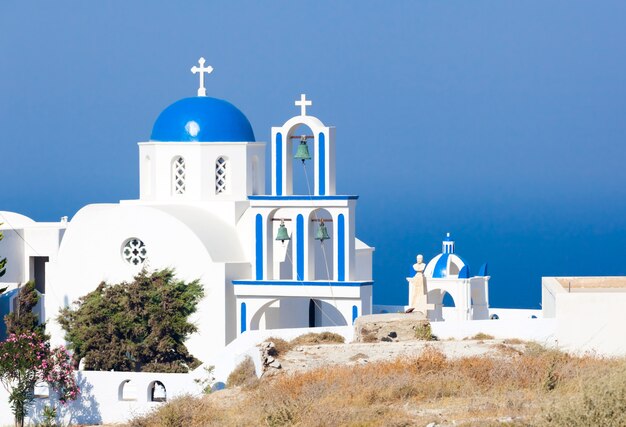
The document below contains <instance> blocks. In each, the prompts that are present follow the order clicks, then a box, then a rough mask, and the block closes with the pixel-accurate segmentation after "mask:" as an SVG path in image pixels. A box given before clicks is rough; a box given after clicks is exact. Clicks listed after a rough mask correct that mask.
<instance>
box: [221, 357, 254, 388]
mask: <svg viewBox="0 0 626 427" xmlns="http://www.w3.org/2000/svg"><path fill="white" fill-rule="evenodd" d="M257 381H258V379H257V376H256V370H255V368H254V362H253V361H252V359H251V358H250V356H246V358H245V359H244V360H242V361H241V363H240V364H239V365H237V367H236V368H235V369H234V370H233V371H232V372H231V373H230V375H229V376H228V379H227V380H226V385H227V386H228V387H250V386H252V385H255V384H256V382H257Z"/></svg>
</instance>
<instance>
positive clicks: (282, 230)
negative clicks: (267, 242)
mask: <svg viewBox="0 0 626 427" xmlns="http://www.w3.org/2000/svg"><path fill="white" fill-rule="evenodd" d="M276 240H280V242H281V243H285V240H291V237H289V233H288V232H287V227H285V221H283V220H282V219H281V220H280V226H279V227H278V233H276Z"/></svg>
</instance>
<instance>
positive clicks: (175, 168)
mask: <svg viewBox="0 0 626 427" xmlns="http://www.w3.org/2000/svg"><path fill="white" fill-rule="evenodd" d="M172 193H173V194H185V159H184V158H183V157H182V156H178V157H175V158H174V160H173V161H172Z"/></svg>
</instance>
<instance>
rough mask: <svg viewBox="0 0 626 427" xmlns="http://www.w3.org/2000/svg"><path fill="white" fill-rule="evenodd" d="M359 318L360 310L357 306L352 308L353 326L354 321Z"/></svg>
mask: <svg viewBox="0 0 626 427" xmlns="http://www.w3.org/2000/svg"><path fill="white" fill-rule="evenodd" d="M357 317H359V309H358V308H357V306H356V305H353V306H352V324H353V325H354V321H355V320H356V318H357Z"/></svg>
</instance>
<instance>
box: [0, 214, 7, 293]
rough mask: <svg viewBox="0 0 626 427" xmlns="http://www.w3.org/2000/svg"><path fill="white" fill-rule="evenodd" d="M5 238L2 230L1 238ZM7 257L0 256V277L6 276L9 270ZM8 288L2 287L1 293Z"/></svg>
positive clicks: (0, 232)
mask: <svg viewBox="0 0 626 427" xmlns="http://www.w3.org/2000/svg"><path fill="white" fill-rule="evenodd" d="M0 225H2V223H1V222H0ZM2 239H4V233H2V231H0V240H2ZM6 267H7V259H6V258H0V277H2V276H4V274H5V273H6V272H7V269H6ZM6 290H7V288H6V287H4V288H0V294H2V293H3V292H4V291H6Z"/></svg>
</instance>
